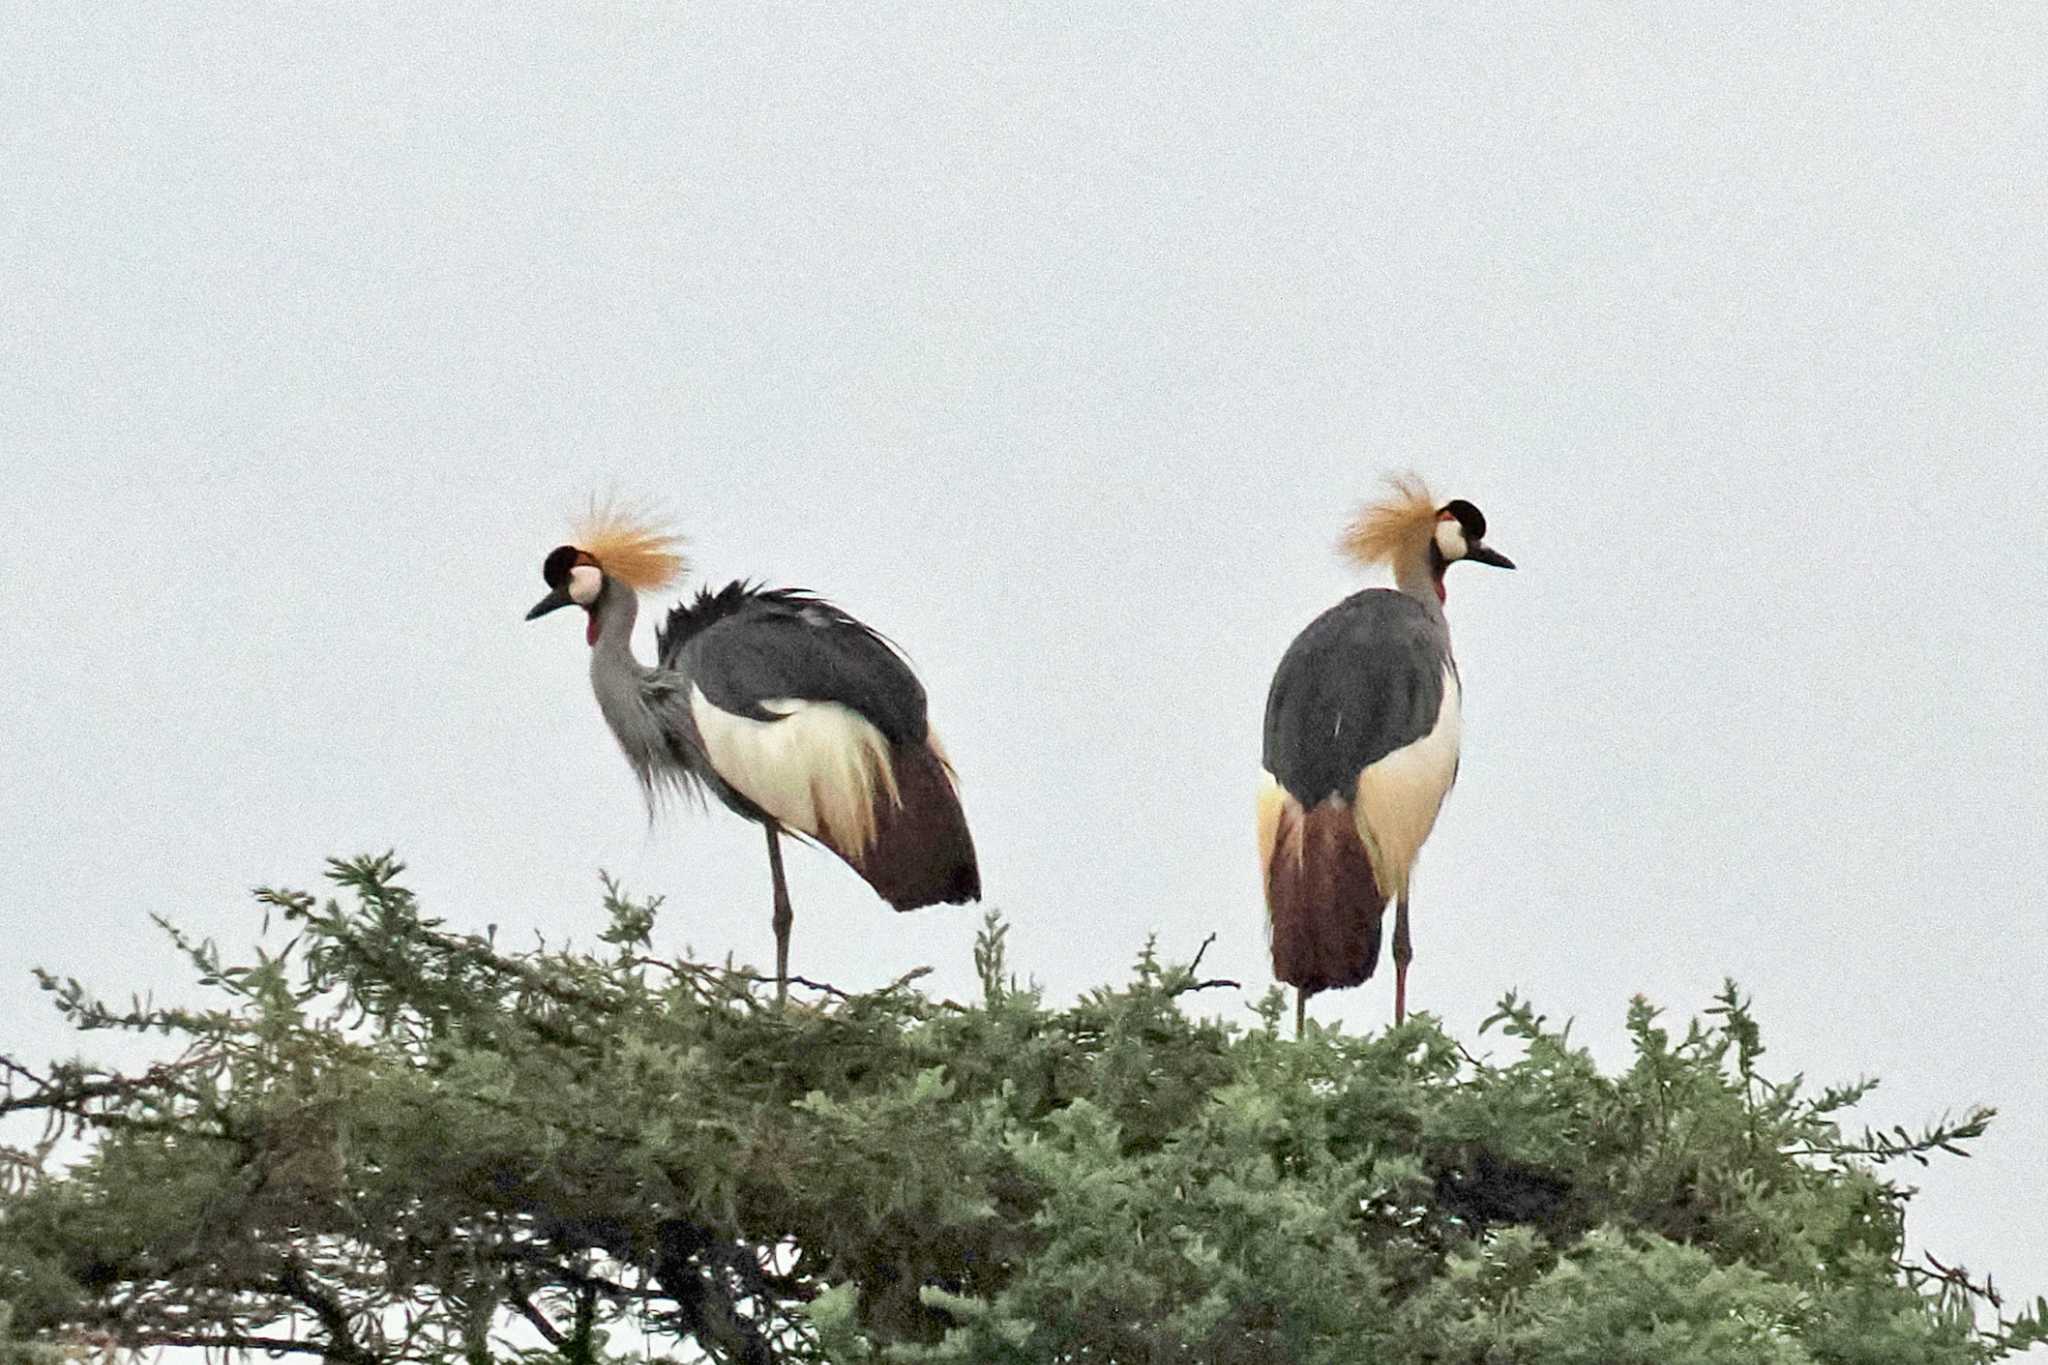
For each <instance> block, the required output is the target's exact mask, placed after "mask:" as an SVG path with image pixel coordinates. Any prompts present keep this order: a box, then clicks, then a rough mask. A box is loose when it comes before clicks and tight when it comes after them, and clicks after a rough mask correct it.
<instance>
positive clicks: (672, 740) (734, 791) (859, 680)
mask: <svg viewBox="0 0 2048 1365" xmlns="http://www.w3.org/2000/svg"><path fill="white" fill-rule="evenodd" d="M579 535H580V536H582V537H584V538H586V539H587V540H588V541H589V542H590V543H587V544H586V543H579V544H576V545H565V546H562V547H560V548H559V549H557V550H555V551H554V552H553V553H551V554H550V555H549V556H548V557H547V561H546V563H545V564H544V565H543V569H542V573H543V576H544V577H545V578H546V579H547V581H548V584H549V587H550V588H551V589H552V591H551V592H550V593H549V595H548V596H547V597H545V598H543V599H542V600H541V601H540V602H539V603H538V604H537V605H536V606H535V607H534V609H533V611H532V612H530V613H529V618H531V617H533V616H540V615H544V614H546V613H547V612H550V611H554V610H557V609H559V608H561V607H564V606H569V605H577V606H581V607H583V608H584V609H585V611H586V612H588V614H589V628H588V639H589V641H590V645H591V658H590V678H591V686H592V689H593V690H594V692H595V693H596V695H597V701H598V706H599V709H600V710H601V711H602V713H603V714H604V717H605V721H606V723H607V725H608V726H609V727H610V729H611V731H612V734H613V736H614V737H615V738H616V739H617V740H618V742H619V746H620V748H621V749H622V750H623V751H624V752H625V755H626V758H627V761H628V762H629V763H630V764H631V765H632V768H633V771H634V774H635V776H636V777H637V778H638V779H639V781H640V785H641V788H642V790H643V792H644V793H645V794H646V796H647V801H648V810H649V814H650V816H651V815H652V814H653V812H654V810H655V808H656V806H657V805H658V804H659V802H660V799H661V797H662V796H663V795H665V794H667V793H670V792H676V793H681V794H684V795H687V796H695V797H700V798H701V797H702V796H703V795H704V794H706V793H709V794H710V795H712V796H715V797H717V798H718V800H719V801H720V802H721V803H723V804H724V805H726V806H727V807H729V808H730V809H732V810H733V811H735V812H737V813H738V814H740V815H742V816H744V817H745V818H747V819H749V820H753V821H755V822H757V823H759V824H761V825H762V826H764V827H765V828H766V830H767V831H768V846H769V861H770V867H771V870H772V872H773V877H774V889H775V928H776V940H777V978H778V981H780V980H782V979H784V978H786V975H787V952H788V930H789V922H790V912H789V904H788V893H787V889H786V887H785V885H784V882H783V876H782V861H781V851H780V848H779V845H778V844H777V842H776V839H777V836H778V835H779V834H781V833H784V832H787V833H791V834H795V835H797V836H799V837H801V838H806V839H811V840H815V841H816V842H818V843H820V844H823V845H824V846H825V847H827V848H829V849H831V850H832V851H833V852H834V853H836V854H838V855H839V856H840V857H841V858H843V859H844V860H845V861H846V862H847V863H848V865H850V866H851V867H852V868H853V869H854V870H855V871H856V872H857V873H859V874H860V875H861V876H862V877H863V878H864V879H866V880H867V882H868V883H869V884H870V885H871V886H872V887H874V889H875V891H876V892H877V893H878V894H879V895H881V896H882V898H883V899H884V900H886V901H888V902H889V904H891V905H892V906H894V907H895V908H897V909H899V910H909V909H914V908H917V907H919V906H924V905H931V904H936V903H940V902H949V903H959V902H962V901H968V900H974V899H978V898H979V896H980V894H981V876H980V871H979V867H978V864H977V862H976V859H975V853H974V841H973V838H972V836H971V835H970V834H969V833H968V829H967V821H966V816H965V814H964V812H963V811H962V809H961V806H960V798H959V792H958V789H957V785H956V783H955V780H954V776H953V770H952V767H951V765H950V764H949V763H948V762H947V760H946V758H945V755H944V752H943V750H941V749H940V748H939V746H938V741H937V737H936V736H934V735H933V734H932V733H931V727H930V724H929V721H928V720H927V717H926V704H925V692H924V687H923V685H922V684H920V683H919V682H918V680H917V677H916V675H915V674H914V673H912V672H911V669H910V666H909V664H908V663H907V662H905V660H904V658H903V656H902V654H901V653H900V652H899V651H898V650H897V649H896V648H895V646H894V645H892V644H891V643H890V642H889V641H888V640H886V639H885V638H884V637H883V636H881V635H880V634H879V633H877V632H876V631H874V630H873V629H871V628H870V627H868V626H866V625H864V624H862V623H861V622H860V621H858V620H856V619H854V618H853V617H852V616H850V615H848V614H847V613H845V612H844V611H841V610H840V609H839V608H837V607H835V606H833V605H832V604H831V603H830V602H827V601H825V600H824V599H822V598H819V597H817V596H815V595H813V594H811V593H808V592H803V591H801V590H798V589H788V588H776V589H770V588H761V587H756V586H753V585H750V584H747V583H739V582H736V583H731V584H728V585H727V586H725V587H724V588H720V589H717V590H715V591H714V590H710V589H704V590H700V591H699V592H698V593H697V595H696V597H695V599H694V600H690V601H686V602H684V603H682V604H680V605H678V606H676V607H675V608H674V609H673V610H671V611H670V612H669V615H668V619H667V621H666V622H665V623H663V624H661V625H659V626H658V627H657V629H656V631H655V658H656V662H655V665H654V666H653V667H651V668H650V667H647V666H645V665H643V664H641V663H640V662H639V661H638V660H637V659H635V658H634V657H633V654H632V648H631V640H632V634H633V625H634V621H635V618H636V616H637V614H638V597H639V593H638V591H637V590H636V589H637V588H638V587H639V586H641V585H657V586H658V585H666V584H667V583H669V582H672V581H673V580H674V578H675V577H676V575H677V574H679V573H680V572H681V571H682V567H683V564H682V559H681V556H680V554H678V553H677V552H676V545H677V543H678V542H677V540H676V538H675V537H674V536H672V535H669V534H667V533H665V532H662V531H659V530H657V529H655V528H653V527H651V526H649V525H647V524H645V523H643V522H639V521H636V520H634V519H632V518H630V517H628V516H624V515H622V514H620V513H618V512H617V511H615V510H614V509H613V508H611V507H610V506H604V507H599V508H594V509H593V513H592V519H591V520H588V521H586V522H585V523H583V524H581V526H580V528H579ZM617 564H624V565H625V566H626V571H625V573H623V574H622V573H621V572H620V571H619V570H618V569H617V568H615V565H617Z"/></svg>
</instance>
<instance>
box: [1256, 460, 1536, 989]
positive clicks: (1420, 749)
mask: <svg viewBox="0 0 2048 1365" xmlns="http://www.w3.org/2000/svg"><path fill="white" fill-rule="evenodd" d="M1388 482H1389V485H1390V489H1389V493H1388V495H1387V496H1386V497H1384V498H1383V499H1382V500H1380V501H1379V502H1377V503H1374V504H1371V505H1369V506H1367V507H1365V508H1363V509H1362V510H1361V511H1360V512H1359V513H1358V515H1357V516H1356V518H1355V519H1354V520H1353V521H1352V522H1351V524H1350V525H1349V527H1347V529H1346V530H1345V532H1344V535H1343V536H1342V537H1341V538H1340V540H1339V542H1338V546H1339V549H1340V550H1341V551H1342V553H1343V554H1345V555H1346V556H1347V557H1348V558H1350V559H1352V560H1354V561H1356V562H1359V563H1364V564H1382V563H1383V564H1387V565H1389V566H1391V567H1392V569H1393V571H1394V582H1395V585H1396V586H1395V588H1394V589H1391V590H1389V589H1385V588H1375V589H1369V590H1367V591H1365V592H1360V593H1354V594H1353V595H1352V596H1350V597H1347V598H1345V599H1344V600H1343V601H1342V602H1339V603H1338V604H1337V605H1336V606H1334V607H1331V608H1330V609H1329V610H1328V611H1325V612H1323V613H1322V614H1321V615H1319V616H1318V617H1316V619H1315V620H1313V621H1311V622H1310V623H1309V624H1308V625H1307V626H1306V627H1305V628H1304V629H1303V630H1302V631H1301V633H1300V634H1299V635H1297V636H1296V637H1295V639H1294V641H1293V643H1292V644H1291V645H1289V647H1288V649H1287V652H1286V654H1285V655H1284V656H1283V657H1282V658H1281V661H1280V666H1279V668H1278V669H1277V670H1276V671H1275V672H1274V675H1273V683H1272V687H1271V688H1270V690H1269V691H1268V693H1267V697H1266V721H1265V736H1264V748H1263V753H1264V764H1265V777H1264V782H1263V784H1262V785H1261V787H1260V791H1259V800H1258V833H1259V859H1260V868H1261V872H1262V880H1263V882H1264V889H1265V897H1266V910H1267V923H1268V927H1269V930H1270V932H1271V946H1272V953H1273V973H1274V975H1275V976H1276V977H1278V978H1279V979H1280V980H1281V981H1284V982H1287V983H1288V984H1290V985H1293V986H1295V987H1297V988H1298V990H1299V996H1298V999H1297V1011H1296V1018H1297V1022H1298V1021H1299V1019H1300V1017H1301V1014H1300V1010H1301V1005H1302V1003H1303V1002H1305V1001H1306V999H1307V997H1308V996H1310V995H1312V994H1314V993H1316V992H1317V991H1323V990H1331V989H1334V988H1337V987H1343V986H1355V985H1358V984H1359V983H1361V982H1363V981H1365V980H1367V979H1368V978H1370V977H1371V976H1372V974H1373V970H1374V967H1375V965H1376V963H1377V962H1378V959H1379V945H1380V931H1381V921H1382V919H1383V918H1384V916H1385V913H1386V908H1387V905H1388V903H1389V902H1390V901H1392V902H1394V903H1396V904H1397V906H1398V913H1397V917H1396V921H1395V933H1394V961H1395V965H1396V968H1397V969H1398V970H1397V976H1398V980H1397V982H1396V987H1395V995H1394V1000H1395V1004H1394V1012H1395V1018H1396V1019H1397V1020H1398V1019H1399V1018H1400V1017H1401V1016H1402V1015H1403V1013H1404V1012H1405V1009H1406V981H1407V965H1408V962H1409V960H1410V958H1411V956H1412V952H1411V947H1410V943H1409V935H1408V892H1409V883H1410V878H1411V875H1412V873H1413V870H1414V866H1415V861H1416V858H1417V856H1418V855H1419V854H1420V852H1421V850H1422V845H1423V843H1424V842H1425V841H1426V840H1427V839H1428V838H1429V834H1430V831H1431V830H1432V829H1433V828H1434V827H1435V824H1436V818H1437V814H1438V812H1439V811H1440V810H1441V809H1442V807H1443V802H1444V798H1445V797H1446V796H1447V795H1449V793H1450V790H1451V787H1452V785H1453V784H1454V783H1455V782H1456V781H1457V777H1458V747H1459V740H1460V736H1461V732H1462V725H1463V717H1462V710H1461V705H1462V700H1463V698H1462V694H1461V683H1460V681H1459V677H1458V667H1457V663H1456V660H1455V659H1454V657H1453V656H1452V653H1451V635H1450V627H1449V625H1448V623H1447V622H1446V620H1445V618H1444V609H1443V603H1444V588H1443V576H1444V570H1445V569H1446V568H1447V567H1448V566H1449V565H1450V564H1452V563H1454V562H1456V561H1457V560H1459V559H1464V558H1470V559H1473V560H1476V561H1478V562H1480V563H1484V564H1495V565H1499V566H1501V567H1504V568H1513V567H1514V565H1513V564H1512V563H1510V562H1509V561H1508V560H1507V559H1506V558H1505V557H1504V556H1502V555H1500V554H1498V553H1496V552H1495V551H1493V550H1491V549H1489V548H1488V547H1487V546H1486V545H1485V543H1484V536H1485V532H1486V520H1485V518H1484V517H1483V516H1481V515H1480V512H1479V509H1478V508H1476V507H1474V506H1472V504H1470V503H1468V502H1462V501H1452V502H1449V503H1445V504H1443V505H1442V506H1438V505H1437V503H1436V501H1435V500H1434V499H1433V498H1432V497H1431V496H1430V493H1429V490H1428V488H1426V487H1425V486H1424V485H1423V483H1422V481H1421V480H1420V479H1419V478H1416V477H1415V476H1414V475H1412V474H1409V475H1397V476H1394V477H1393V478H1391V479H1389V481H1388Z"/></svg>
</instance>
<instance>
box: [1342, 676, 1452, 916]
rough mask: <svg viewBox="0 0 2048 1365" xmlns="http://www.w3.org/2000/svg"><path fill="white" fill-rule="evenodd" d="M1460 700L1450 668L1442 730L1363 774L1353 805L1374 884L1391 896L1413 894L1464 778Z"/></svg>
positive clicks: (1435, 729) (1438, 726) (1438, 717)
mask: <svg viewBox="0 0 2048 1365" xmlns="http://www.w3.org/2000/svg"><path fill="white" fill-rule="evenodd" d="M1458 701H1459V696H1458V675H1457V673H1456V672H1455V671H1454V670H1452V669H1449V668H1446V669H1445V670H1444V699H1443V702H1442V704H1441V705H1440V706H1438V708H1437V713H1436V725H1435V726H1434V727H1433V728H1432V729H1431V730H1430V732H1429V733H1428V734H1426V735H1424V736H1423V737H1422V738H1421V739H1418V740H1416V741H1415V742H1414V743H1413V744H1410V745H1408V746H1407V747H1406V748H1401V749H1396V750H1394V752H1392V753H1390V754H1388V755H1387V756H1386V757H1385V758H1382V759H1381V760H1380V761H1379V762H1377V763H1373V764H1369V765H1368V766H1367V767H1366V770H1365V771H1364V772H1362V773H1360V774H1359V775H1358V798H1357V800H1356V801H1355V802H1354V803H1353V806H1352V811H1353V814H1354V815H1356V817H1357V819H1358V837H1359V838H1360V839H1362V840H1363V841H1364V842H1365V851H1366V856H1368V857H1369V858H1371V859H1372V876H1373V880H1374V881H1376V882H1378V883H1379V887H1380V890H1381V891H1383V892H1385V893H1386V894H1387V895H1388V896H1389V897H1394V898H1398V897H1401V896H1405V895H1407V894H1408V873H1409V871H1410V869H1412V868H1413V867H1414V866H1415V856H1416V854H1418V853H1420V852H1421V851H1422V842H1423V840H1425V839H1427V838H1429V832H1430V830H1431V829H1433V828H1435V826H1436V813H1437V811H1438V810H1440V809H1441V808H1442V807H1443V804H1444V797H1446V796H1448V795H1449V794H1450V790H1451V783H1452V781H1453V780H1454V779H1455V778H1456V777H1457V775H1458V734H1459V714H1458Z"/></svg>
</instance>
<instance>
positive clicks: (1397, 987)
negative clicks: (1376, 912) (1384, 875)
mask: <svg viewBox="0 0 2048 1365" xmlns="http://www.w3.org/2000/svg"><path fill="white" fill-rule="evenodd" d="M1414 960H1415V949H1414V947H1413V946H1412V945H1411V944H1410V943H1409V942H1408V893H1407V892H1405V891H1403V892H1402V893H1401V900H1400V903H1399V904H1398V905H1396V906H1395V908H1394V1022H1395V1023H1397V1024H1398V1023H1400V1022H1401V1021H1402V1020H1403V1019H1406V1018H1407V1017H1408V964H1409V963H1410V962H1412V961H1414Z"/></svg>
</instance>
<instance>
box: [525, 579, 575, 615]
mask: <svg viewBox="0 0 2048 1365" xmlns="http://www.w3.org/2000/svg"><path fill="white" fill-rule="evenodd" d="M569 605H570V598H569V588H568V585H567V584H564V585H563V586H561V587H559V588H556V589H555V590H554V591H553V592H551V593H549V594H548V595H547V596H546V597H543V598H541V599H540V601H538V602H536V603H534V604H533V610H532V611H530V612H528V613H526V619H527V620H529V621H536V620H539V619H540V618H541V617H543V616H546V615H547V614H548V613H549V612H551V611H555V610H558V609H559V608H562V607H566V606H569Z"/></svg>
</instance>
